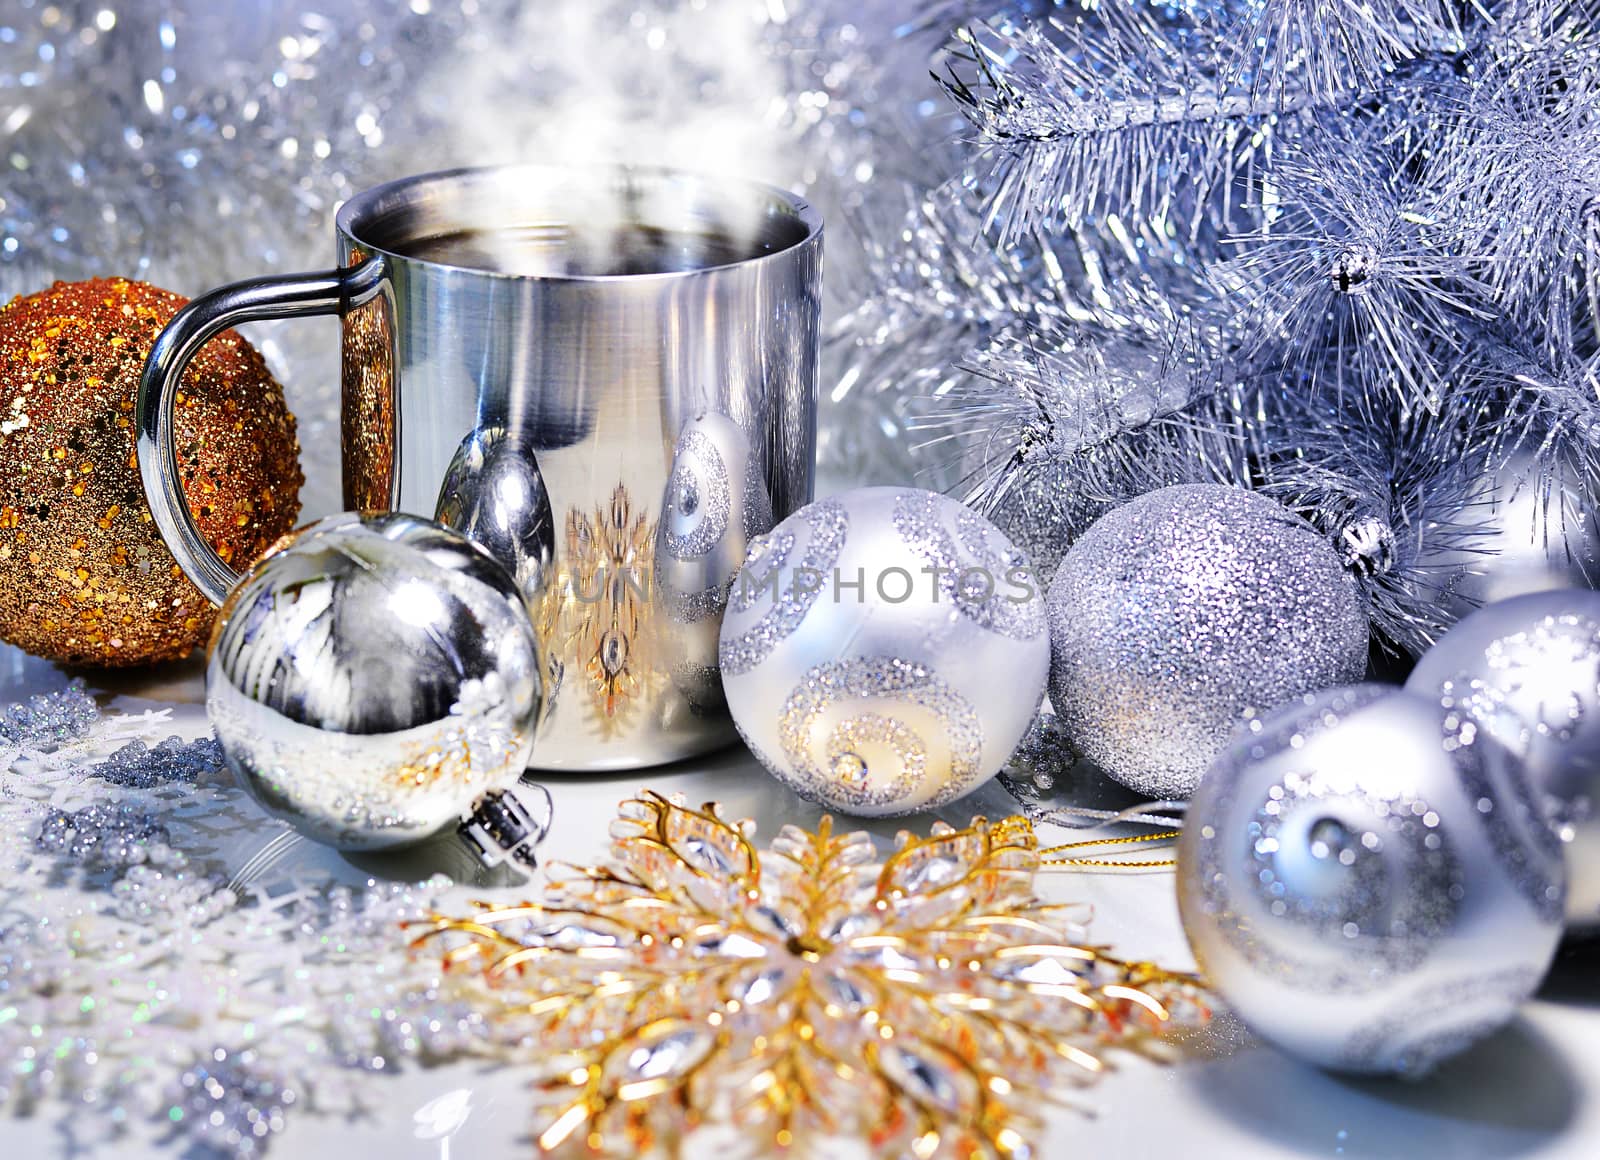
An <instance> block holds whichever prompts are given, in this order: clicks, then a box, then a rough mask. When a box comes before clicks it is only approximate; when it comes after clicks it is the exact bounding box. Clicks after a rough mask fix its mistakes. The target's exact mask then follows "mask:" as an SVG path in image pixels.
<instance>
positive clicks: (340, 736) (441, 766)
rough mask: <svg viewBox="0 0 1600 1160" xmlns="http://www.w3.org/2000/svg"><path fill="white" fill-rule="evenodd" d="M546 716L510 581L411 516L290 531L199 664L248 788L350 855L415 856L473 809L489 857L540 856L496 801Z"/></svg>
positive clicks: (232, 604)
mask: <svg viewBox="0 0 1600 1160" xmlns="http://www.w3.org/2000/svg"><path fill="white" fill-rule="evenodd" d="M541 701H542V688H541V682H540V667H539V650H538V646H537V643H536V641H535V638H534V631H533V625H532V622H531V621H530V619H529V617H528V612H527V609H526V606H525V605H524V604H523V601H522V597H521V595H520V593H519V591H518V588H517V584H516V581H515V580H514V579H513V578H512V576H511V574H510V573H509V572H507V571H506V570H505V569H504V568H502V567H501V566H500V565H499V564H498V563H496V562H495V561H494V559H493V558H491V557H490V556H489V554H488V553H487V552H486V551H484V550H483V549H482V548H479V547H478V546H477V545H475V544H473V543H471V542H470V541H468V540H466V539H464V538H463V537H462V536H460V535H459V534H457V533H455V532H452V531H451V530H450V529H448V528H445V527H443V526H442V525H440V524H436V523H434V522H432V521H430V520H424V519H421V518H418V517H414V516H407V515H398V514H389V515H374V516H358V515H354V514H351V513H344V514H340V515H335V516H330V517H328V518H326V519H323V520H319V521H317V522H316V523H313V524H309V525H307V526H306V527H305V528H302V529H301V530H300V531H298V532H296V533H295V534H294V535H293V536H292V537H290V538H289V539H287V540H286V541H285V542H284V543H283V544H282V545H280V546H279V547H277V548H275V549H274V550H273V551H272V552H271V553H269V554H268V555H267V556H265V557H263V558H262V559H261V560H260V561H259V562H258V563H257V564H256V565H255V567H254V568H252V569H251V570H250V571H249V572H248V573H247V574H246V575H245V577H244V578H243V579H242V580H241V581H240V582H239V584H238V585H237V586H236V587H235V588H234V590H233V592H232V593H231V594H230V595H229V597H228V600H227V602H226V603H225V604H224V605H223V607H222V611H221V612H220V613H219V615H218V619H217V624H216V627H215V628H214V629H213V631H212V636H211V645H210V649H209V653H208V659H207V663H206V709H207V711H208V712H209V714H210V716H211V722H212V725H213V727H214V728H215V729H216V732H217V737H218V739H219V740H220V741H221V742H222V747H223V751H224V754H225V755H226V758H227V762H228V766H229V768H230V769H232V770H233V772H234V774H235V775H236V776H237V777H238V778H239V781H240V783H241V784H243V785H244V787H245V788H246V789H248V790H249V791H250V793H251V794H252V795H253V796H254V797H255V798H256V800H257V801H259V802H260V803H261V804H262V806H264V807H265V808H266V809H267V810H268V811H269V812H270V813H272V814H274V815H276V816H278V817H280V818H283V819H284V820H286V821H287V822H289V823H290V824H291V825H292V826H294V827H295V829H297V830H299V831H300V832H301V833H303V834H305V835H306V836H307V837H311V838H314V839H316V840H318V841H321V842H324V843H327V844H328V845H332V846H336V847H338V848H340V849H344V850H379V849H386V848H390V847H396V846H403V845H409V844H411V843H415V842H420V841H423V840H425V839H427V838H431V837H433V836H434V835H436V834H438V833H441V832H442V831H444V830H447V829H449V828H451V827H452V826H455V825H456V824H457V823H459V822H462V821H464V820H469V819H470V818H471V816H472V815H473V813H474V811H475V810H478V809H479V807H487V808H486V809H485V810H484V811H483V812H482V814H481V816H480V817H478V818H477V823H478V824H477V827H476V830H475V831H474V832H475V834H476V835H477V839H478V840H477V842H476V844H477V845H478V846H479V848H480V852H483V851H484V850H485V849H486V847H487V845H489V844H491V840H492V844H494V845H501V846H504V845H506V844H507V843H509V844H510V845H511V846H513V847H519V846H520V844H521V842H522V840H524V839H529V838H532V839H533V840H537V837H538V836H542V834H539V835H534V834H532V833H531V832H530V833H524V834H522V835H521V837H520V838H519V836H518V834H517V830H518V828H519V827H523V828H530V827H531V829H538V828H540V825H542V824H539V825H535V824H534V823H532V822H531V821H529V820H528V819H526V818H524V819H521V820H519V818H518V817H517V815H518V813H519V809H518V806H517V803H516V802H515V801H514V800H500V796H499V795H501V794H503V793H504V792H505V791H509V790H510V789H511V788H512V787H513V786H515V785H516V784H517V782H518V780H519V779H520V778H521V776H522V773H523V770H524V768H525V767H526V766H527V763H528V757H529V754H530V752H531V751H532V748H533V739H534V728H535V726H536V724H537V722H538V716H539V709H540V705H541ZM524 853H526V851H524ZM517 856H518V857H519V858H523V860H526V858H524V857H523V854H518V855H517Z"/></svg>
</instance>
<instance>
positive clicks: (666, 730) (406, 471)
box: [138, 166, 822, 770]
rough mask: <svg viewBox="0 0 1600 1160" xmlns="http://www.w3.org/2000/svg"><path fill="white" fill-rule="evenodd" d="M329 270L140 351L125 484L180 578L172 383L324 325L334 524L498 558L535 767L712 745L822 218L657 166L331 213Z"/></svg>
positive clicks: (201, 554) (217, 575)
mask: <svg viewBox="0 0 1600 1160" xmlns="http://www.w3.org/2000/svg"><path fill="white" fill-rule="evenodd" d="M336 225H337V240H338V253H339V266H338V268H337V269H333V270H328V271H324V272H321V273H314V274H292V275H284V276H276V277H267V278H257V279H253V280H251V281H247V282H239V283H236V284H234V285H231V286H225V287H222V288H221V289H218V290H214V291H212V292H211V293H209V294H206V295H204V296H202V297H200V298H196V299H195V300H194V301H193V302H191V303H190V304H189V305H188V306H186V307H185V308H184V309H183V310H182V311H180V312H179V313H178V315H177V316H176V317H175V318H174V319H173V320H172V322H171V323H170V324H169V325H168V326H167V328H166V329H165V330H164V331H163V332H162V334H161V336H160V337H159V339H158V340H157V342H156V344H155V346H154V347H153V348H152V350H151V352H150V356H149V359H148V361H147V363H146V366H145V370H144V377H143V380H142V382H141V384H140V389H139V404H138V425H139V440H138V450H139V465H140V471H141V473H142V475H143V480H144V488H145V494H146V496H147V498H148V501H149V504H150V511H151V513H152V515H153V516H154V518H155V520H156V523H157V525H158V526H159V528H160V529H161V533H162V535H163V536H164V537H165V539H166V541H167V544H168V545H169V546H170V547H171V549H172V553H173V555H174V557H175V558H176V559H177V561H178V563H179V565H180V566H181V567H182V568H183V570H184V572H185V573H187V574H188V576H189V577H190V579H192V580H193V581H194V582H195V584H196V585H197V586H198V587H199V588H200V590H201V591H202V592H204V593H205V594H206V595H207V596H208V597H209V598H210V599H211V600H212V601H213V602H215V603H218V604H220V603H221V602H222V600H223V599H224V597H225V596H226V595H227V592H228V590H229V589H230V588H231V587H232V585H233V584H234V583H235V582H236V580H237V579H238V575H237V574H236V573H235V572H234V571H233V570H232V569H231V568H230V567H229V566H228V565H227V564H226V563H225V562H224V561H223V560H222V559H221V558H220V557H218V555H217V554H216V553H215V552H214V551H212V549H211V548H210V546H209V545H208V544H206V542H205V540H204V539H203V538H202V537H201V535H200V533H199V530H198V528H197V527H196V526H195V523H194V520H193V518H192V517H191V515H190V514H189V509H188V506H187V504H186V502H185V500H184V496H183V490H182V484H181V481H180V479H179V477H178V472H177V459H176V455H175V450H174V447H173V423H172V408H173V397H174V394H175V391H176V386H177V384H178V382H179V380H180V379H181V377H182V373H183V369H184V366H185V364H186V363H187V362H188V360H189V358H190V356H192V355H193V354H194V353H195V352H196V351H197V350H199V349H200V347H201V346H202V345H204V344H205V342H206V341H207V340H208V339H210V338H212V337H213V336H215V335H216V334H217V333H219V332H220V331H222V330H223V329H225V328H227V327H230V326H234V325H237V324H238V323H241V322H246V321H250V320H253V319H263V318H281V317H285V316H291V315H308V314H338V315H340V316H341V318H342V319H343V348H342V351H343V356H342V362H343V374H342V390H343V401H342V423H341V432H342V438H341V443H342V465H343V484H344V504H345V507H346V508H349V509H351V510H358V511H382V510H394V511H404V512H409V513H412V514H420V515H431V516H434V517H435V518H437V519H439V520H441V521H442V522H444V523H448V524H450V525H452V526H454V527H456V528H458V529H460V530H461V531H463V532H465V533H466V534H468V535H469V536H471V537H473V538H474V539H476V540H477V541H478V542H479V543H481V544H483V545H484V546H485V547H487V548H488V549H489V550H490V551H492V552H493V553H495V554H496V555H497V556H498V557H499V558H500V560H501V561H502V563H504V564H506V566H507V567H508V568H509V569H510V570H511V571H512V573H513V574H514V575H515V576H516V578H517V580H518V582H519V584H520V586H521V587H522V590H523V593H524V595H525V596H526V598H527V600H528V605H529V609H530V611H531V613H532V615H533V617H534V621H535V624H536V626H537V628H538V631H539V636H540V639H541V641H542V643H543V645H544V649H545V655H546V665H547V668H548V673H547V677H548V679H547V682H546V710H545V716H544V718H543V721H542V724H541V726H540V730H539V735H538V740H537V742H536V744H535V747H534V757H533V764H534V767H535V768H539V769H554V770H604V769H628V768H636V767H639V766H648V765H656V764H660V763H663V762H668V761H673V760H676V759H678V758H682V757H687V756H690V755H693V754H696V753H701V752H704V751H706V750H709V749H712V748H715V747H717V746H720V745H723V744H725V743H727V742H729V741H731V740H732V739H733V736H734V733H733V729H732V725H731V722H730V721H729V719H728V716H727V710H726V705H725V703H724V702H723V699H722V694H721V679H720V673H719V672H718V671H717V667H716V665H717V632H718V628H719V626H720V623H721V614H722V609H723V607H724V604H725V602H726V596H727V590H728V586H729V584H730V583H731V582H732V579H733V577H734V575H735V573H736V571H737V569H738V568H739V566H740V564H741V563H742V562H743V559H744V555H745V546H746V544H747V542H748V540H749V539H751V538H752V537H754V536H756V535H758V534H760V533H761V532H763V531H766V530H767V529H768V528H770V527H771V526H772V525H773V524H774V523H775V522H776V521H777V520H781V519H782V518H784V517H785V516H787V515H788V514H789V513H790V512H792V511H793V510H794V509H796V508H798V507H800V506H801V505H803V504H805V503H806V502H808V501H809V500H810V498H811V489H812V470H813V459H814V444H815V430H816V367H817V345H818V322H819V319H818V316H819V311H820V303H821V259H822V223H821V220H820V218H819V216H818V215H817V213H816V211H815V210H814V209H813V208H812V207H811V206H809V205H808V204H807V203H805V202H804V201H802V200H800V199H799V198H796V197H794V196H792V195H790V194H788V193H785V192H783V191H781V190H778V189H774V188H769V187H766V186H760V185H754V184H745V183H731V182H725V181H713V180H710V179H706V178H701V177H695V176H691V175H688V174H684V173H678V172H673V171H669V170H659V169H628V168H614V169H601V170H595V171H575V170H570V169H557V168H547V167H539V166H516V167H509V168H498V169H464V170H455V171H451V172H445V173H433V174H425V175H422V176H418V177H410V178H405V179H403V180H400V181H395V182H391V183H390V184H388V185H382V186H379V187H377V188H375V189H371V190H368V191H366V192H365V193H362V194H359V195H357V196H356V197H354V198H352V199H351V200H350V201H349V202H347V203H346V204H345V205H344V206H343V207H342V208H341V209H340V210H339V213H338V216H337V221H336Z"/></svg>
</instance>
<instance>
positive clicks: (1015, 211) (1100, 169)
mask: <svg viewBox="0 0 1600 1160" xmlns="http://www.w3.org/2000/svg"><path fill="white" fill-rule="evenodd" d="M1204 17H1205V12H1204V10H1202V11H1201V14H1198V15H1197V14H1196V13H1195V12H1192V11H1190V10H1189V9H1187V8H1172V7H1169V6H1167V5H1157V4H1149V3H1123V4H1100V5H1093V6H1088V5H1085V6H1084V7H1083V8H1082V9H1077V10H1074V11H1073V12H1072V13H1071V14H1070V15H1062V16H1057V17H1053V18H1052V19H1051V20H1050V21H1048V22H1046V23H1045V24H1032V23H1020V22H1017V21H1014V20H1011V19H1009V18H1004V17H996V18H994V19H992V20H991V21H990V22H988V23H986V24H978V25H974V26H972V27H971V28H967V29H962V30H959V31H957V33H956V34H955V35H956V41H957V43H956V44H955V45H954V46H952V48H951V49H950V50H949V52H948V54H947V59H946V61H945V73H946V75H945V76H944V77H943V78H942V83H943V85H944V87H945V89H946V91H947V92H948V93H949V94H950V96H951V98H952V99H953V100H954V101H955V102H956V104H957V106H958V107H959V108H960V109H961V111H962V112H963V113H964V114H965V115H966V117H967V119H968V120H969V121H970V122H971V124H972V125H973V127H974V129H975V130H976V131H977V134H978V142H979V143H980V145H981V146H982V147H983V148H984V150H985V152H986V154H988V155H989V157H990V159H991V166H992V167H991V169H990V171H989V173H988V176H987V179H986V182H985V185H986V189H987V192H988V194H989V201H988V214H989V219H990V221H991V222H993V223H997V224H998V225H999V227H1000V228H999V234H998V236H999V240H1000V242H1001V244H1010V243H1011V242H1014V241H1015V240H1017V239H1018V238H1020V237H1022V236H1023V235H1025V234H1027V233H1029V232H1031V231H1034V230H1037V229H1040V228H1045V227H1050V226H1053V225H1056V224H1058V223H1062V222H1065V223H1068V224H1076V223H1080V222H1082V221H1084V220H1085V219H1087V218H1091V217H1097V216H1100V215H1104V214H1116V215H1118V216H1119V217H1122V218H1125V219H1133V220H1138V219H1141V218H1163V219H1168V220H1170V221H1174V222H1182V223H1184V224H1185V226H1186V228H1187V229H1189V230H1191V231H1199V230H1202V229H1204V228H1205V227H1206V214H1207V211H1213V213H1214V214H1215V217H1216V218H1217V219H1219V220H1223V221H1225V220H1226V219H1227V218H1228V217H1229V216H1230V210H1229V205H1230V201H1229V199H1230V198H1231V195H1232V192H1233V188H1234V186H1235V185H1236V183H1238V182H1241V181H1243V182H1246V183H1248V181H1249V180H1250V178H1251V176H1252V174H1253V173H1254V171H1255V169H1256V168H1257V167H1258V166H1259V165H1260V164H1262V162H1263V160H1264V159H1265V158H1267V157H1269V156H1270V153H1271V150H1272V145H1273V140H1274V137H1275V135H1276V134H1277V133H1278V132H1279V131H1280V123H1281V122H1284V121H1286V120H1288V121H1292V120H1295V119H1297V118H1299V117H1302V116H1306V115H1309V114H1311V113H1312V112H1314V111H1317V110H1321V109H1346V108H1351V107H1354V106H1355V105H1356V104H1358V103H1359V101H1360V100H1361V99H1362V98H1363V96H1365V95H1369V94H1367V93H1366V92H1365V91H1364V90H1363V89H1362V88H1361V87H1359V86H1358V85H1356V84H1354V83H1351V84H1346V85H1340V86H1335V87H1332V88H1329V89H1324V90H1318V89H1317V88H1315V87H1311V86H1306V87H1299V88H1297V87H1293V86H1291V85H1289V84H1287V83H1285V84H1280V85H1264V84H1260V83H1257V80H1256V79H1255V77H1254V76H1253V74H1252V73H1251V70H1250V69H1248V68H1244V67H1242V66H1241V65H1240V63H1239V62H1238V60H1237V55H1236V49H1235V48H1234V44H1235V40H1234V37H1233V36H1232V35H1231V31H1230V30H1231V22H1229V21H1227V20H1225V19H1223V18H1221V17H1222V13H1221V12H1220V10H1219V11H1218V12H1217V13H1216V14H1215V15H1212V16H1211V18H1204ZM1213 194H1216V195H1218V197H1219V199H1220V202H1221V206H1220V208H1218V207H1217V206H1216V205H1215V204H1214V202H1213Z"/></svg>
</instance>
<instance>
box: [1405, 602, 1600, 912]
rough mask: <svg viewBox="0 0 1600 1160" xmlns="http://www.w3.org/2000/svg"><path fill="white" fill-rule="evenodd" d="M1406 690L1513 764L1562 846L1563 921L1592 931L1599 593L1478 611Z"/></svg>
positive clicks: (1429, 655) (1599, 905)
mask: <svg viewBox="0 0 1600 1160" xmlns="http://www.w3.org/2000/svg"><path fill="white" fill-rule="evenodd" d="M1406 688H1407V689H1410V690H1411V691H1413V692H1415V693H1419V694H1421V695H1423V696H1427V697H1438V698H1440V699H1442V700H1443V701H1444V702H1445V704H1447V705H1448V706H1450V707H1452V708H1457V709H1460V710H1462V711H1463V712H1466V713H1468V714H1470V715H1471V716H1472V717H1473V719H1474V720H1476V721H1477V722H1478V724H1479V725H1481V726H1482V727H1483V728H1484V729H1485V730H1487V731H1488V732H1489V733H1490V734H1491V735H1492V736H1493V737H1494V738H1495V740H1496V741H1499V742H1500V743H1501V744H1502V745H1504V746H1505V747H1506V748H1507V749H1509V750H1510V751H1511V752H1512V753H1513V754H1515V755H1516V756H1517V757H1518V758H1520V759H1521V761H1522V765H1523V769H1524V770H1525V772H1526V773H1527V776H1528V780H1529V782H1530V783H1531V784H1532V786H1533V789H1534V792H1535V793H1536V794H1537V795H1539V797H1540V798H1541V799H1542V801H1541V804H1542V805H1543V806H1544V807H1545V808H1546V809H1547V810H1548V812H1549V815H1550V818H1551V821H1552V824H1553V826H1554V829H1555V832H1556V834H1557V835H1558V836H1559V837H1560V839H1561V840H1562V842H1563V843H1564V846H1563V850H1564V853H1565V856H1566V862H1567V879H1568V882H1569V884H1570V885H1569V889H1568V895H1567V915H1566V917H1567V924H1568V926H1570V927H1572V928H1573V929H1575V930H1594V929H1596V928H1600V592H1593V591H1590V590H1589V589H1561V590H1557V591H1551V592H1535V593H1530V594H1528V595H1525V596H1515V597H1512V598H1511V599H1509V600H1502V601H1499V602H1498V603H1496V604H1491V605H1489V606H1488V607H1486V608H1483V609H1480V610H1479V611H1477V612H1474V613H1473V614H1472V615H1471V616H1468V617H1467V618H1466V619H1464V620H1462V621H1461V622H1460V623H1459V624H1457V625H1456V626H1455V627H1454V628H1452V629H1451V630H1450V631H1449V632H1447V633H1445V635H1444V636H1443V637H1442V638H1441V639H1440V641H1439V643H1438V644H1436V645H1434V647H1433V648H1431V649H1429V650H1428V651H1427V652H1426V653H1425V654H1423V657H1422V660H1421V661H1419V662H1418V663H1417V667H1416V669H1415V670H1414V671H1413V672H1412V674H1411V678H1410V679H1409V680H1408V681H1407V682H1406Z"/></svg>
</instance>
